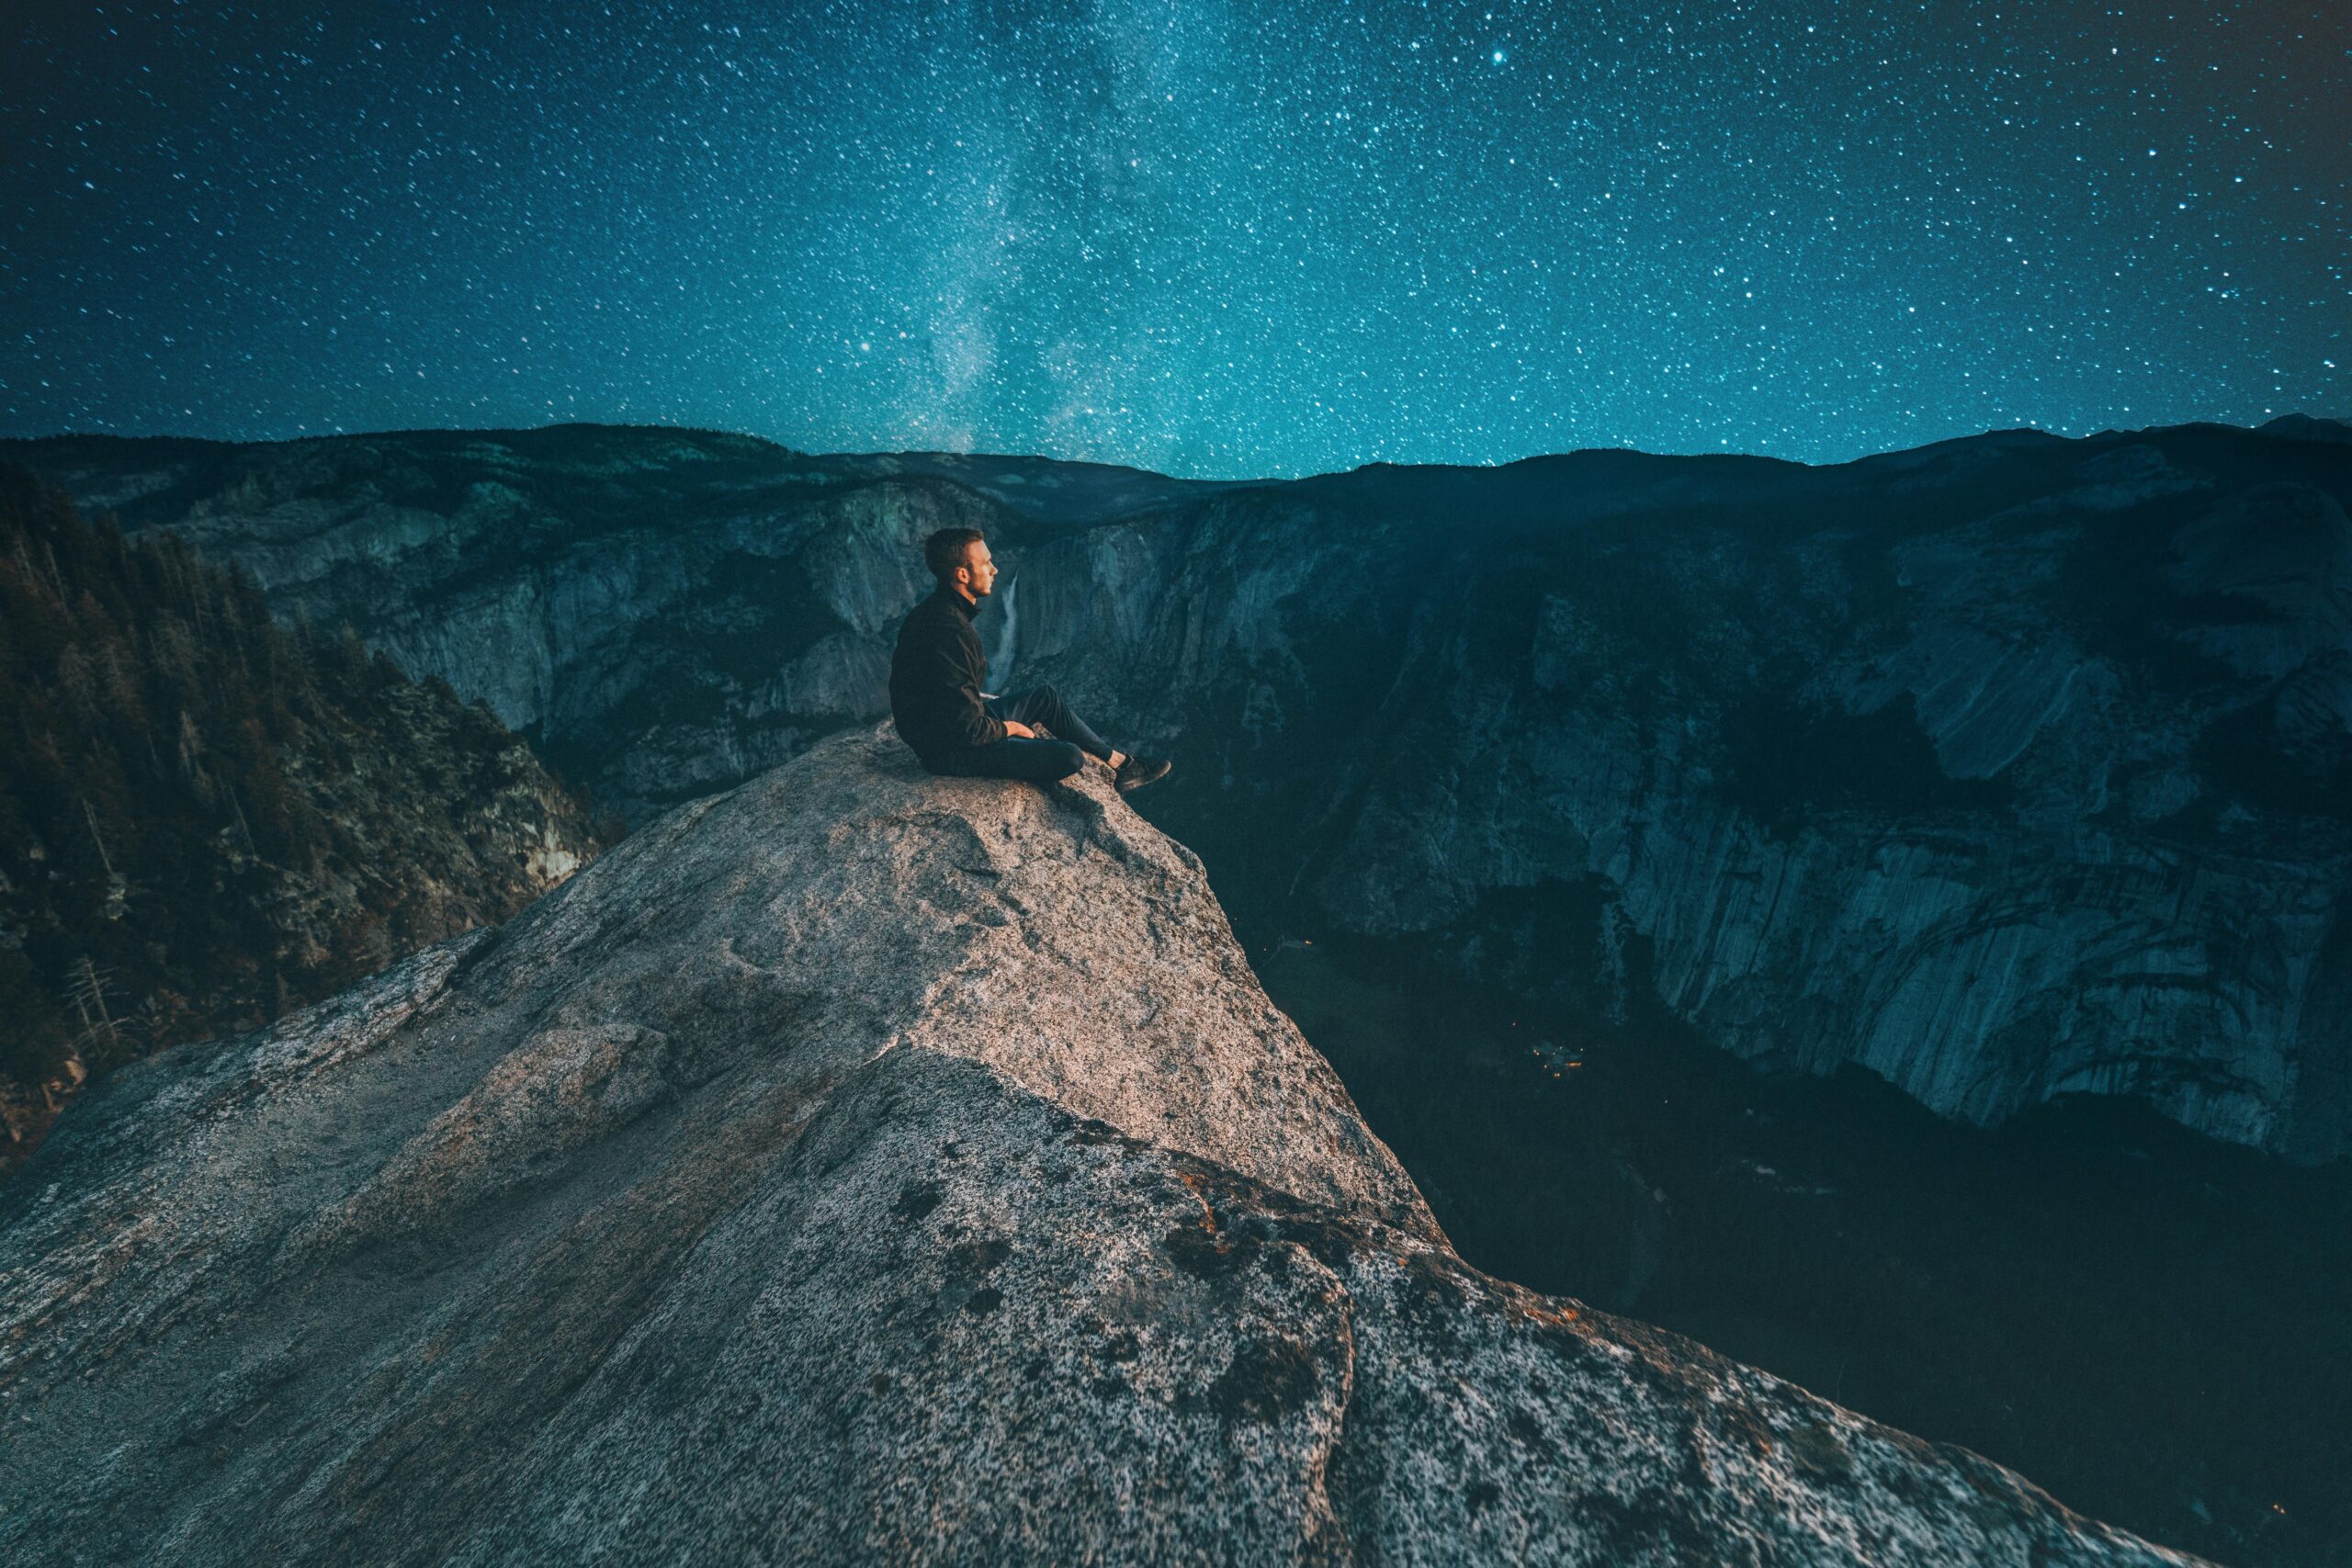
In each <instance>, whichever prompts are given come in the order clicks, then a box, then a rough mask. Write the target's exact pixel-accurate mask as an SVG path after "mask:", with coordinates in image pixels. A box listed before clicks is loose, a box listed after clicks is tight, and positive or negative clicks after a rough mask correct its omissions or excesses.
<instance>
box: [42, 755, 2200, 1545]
mask: <svg viewBox="0 0 2352 1568" xmlns="http://www.w3.org/2000/svg"><path fill="white" fill-rule="evenodd" d="M0 1411H5V1413H6V1429H7V1431H8V1434H9V1438H10V1443H9V1462H8V1464H7V1465H6V1466H5V1467H0V1553H5V1555H6V1557H7V1558H8V1560H9V1561H11V1562H28V1563H30V1562H88V1561H108V1562H128V1561H141V1562H165V1561H168V1562H175V1563H205V1562H247V1561H252V1560H254V1559H255V1558H256V1557H259V1558H262V1559H266V1560H269V1561H303V1562H309V1561H334V1562H348V1561H368V1562H388V1563H390V1562H445V1561H454V1562H491V1561H500V1562H505V1561H525V1560H528V1561H556V1560H580V1559H586V1558H591V1557H594V1558H613V1559H620V1560H630V1561H637V1560H647V1559H652V1558H657V1557H658V1558H662V1559H675V1558H693V1559H697V1560H706V1561H741V1560H760V1561H827V1562H907V1561H948V1560H953V1561H958V1562H967V1561H1002V1560H1012V1559H1020V1560H1028V1561H1075V1560H1081V1559H1082V1560H1091V1561H1123V1562H1124V1561H1135V1562H1166V1561H1171V1560H1183V1561H1193V1560H1215V1561H1222V1562H1289V1561H1297V1560H1302V1559H1311V1560H1315V1561H1330V1562H1350V1561H1359V1560H1362V1561H1373V1560H1378V1561H1413V1562H1423V1561H1474V1560H1475V1561H1498V1560H1504V1559H1510V1560H1529V1561H1578V1562H1702V1561H1703V1562H1732V1561H1743V1562H1744V1561H1754V1562H1764V1561H1779V1562H1897V1561H1900V1562H1970V1563H1987V1562H2015V1563H2027V1562H2033V1563H2046V1562H2180V1561H2184V1560H2183V1559H2181V1558H2178V1557H2177V1556H2174V1555H2173V1554H2171V1553H2167V1552H2164V1551H2158V1550H2157V1549H2154V1548H2152V1547H2149V1546H2147V1545H2145V1544H2144V1543H2142V1542H2140V1541H2138V1540H2133V1539H2131V1538H2130V1537H2128V1536H2125V1535H2122V1534H2120V1532H2117V1531H2114V1530H2111V1529H2107V1528H2105V1527H2102V1526H2099V1525H2097V1524H2094V1523H2091V1522H2089V1521H2087V1520H2085V1519H2082V1518H2080V1517H2075V1516H2073V1515H2071V1514H2069V1513H2068V1512H2067V1511H2066V1510H2064V1508H2062V1507H2060V1506H2058V1505H2056V1504H2055V1503H2053V1502H2052V1501H2051V1500H2050V1499H2049V1498H2048V1497H2047V1496H2045V1495H2042V1494H2041V1493H2040V1492H2038V1491H2036V1490H2035V1489H2034V1488H2033V1487H2032V1486H2030V1485H2029V1484H2028V1483H2025V1482H2023V1481H2021V1480H2020V1479H2018V1477H2017V1476H2015V1475H2013V1474H2011V1473H2009V1472H2006V1471H2003V1470H2001V1469H1999V1468H1998V1467H1996V1466H1995V1465H1993V1464H1991V1463H1990V1462H1988V1461H1984V1460H1982V1459H1980V1458H1978V1457H1976V1456H1974V1455H1973V1454H1971V1453H1968V1452H1966V1451H1965V1450H1957V1449H1951V1448H1943V1447H1937V1446H1931V1445H1928V1444H1926V1443H1923V1442H1921V1441H1919V1440H1917V1439H1915V1438H1908V1437H1905V1435H1903V1434H1901V1433H1898V1432H1894V1431H1891V1430H1888V1429H1886V1428H1883V1427H1877V1426H1874V1425H1872V1424H1871V1423H1869V1422H1867V1421H1864V1420H1862V1419H1860V1418H1859V1417H1857V1416H1852V1415H1850V1414H1849V1413H1847V1412H1845V1411H1842V1410H1840V1409H1838V1408H1837V1407H1835V1406H1832V1405H1830V1404H1826V1403H1825V1402H1823V1401H1821V1400H1819V1399H1816V1398H1815V1397H1813V1396H1811V1395H1809V1394H1807V1393H1804V1392H1803V1391H1801V1390H1799V1389H1796V1388H1793V1387H1791V1386H1789V1385H1787V1384H1785V1383H1781V1382H1776V1381H1775V1380H1773V1379H1771V1378H1770V1377H1767V1376H1765V1375H1763V1374H1761V1373H1758V1372H1755V1371H1749V1370H1747V1369H1745V1368H1742V1367H1739V1366H1736V1365H1734V1364H1732V1363H1729V1362H1726V1361H1724V1360H1723V1359H1719V1358H1717V1357H1715V1356H1713V1355H1712V1354H1710V1353H1709V1352H1707V1351H1706V1350H1704V1349H1702V1348H1699V1347H1698V1346H1696V1345H1692V1344H1690V1343H1688V1342H1686V1341H1682V1340H1679V1339H1677V1338H1675V1337H1672V1336H1668V1335H1665V1334H1661V1333H1658V1332H1656V1331H1654V1330H1649V1329H1645V1328H1644V1327H1642V1326H1641V1325H1637V1324H1633V1323H1629V1322H1623V1321H1620V1320H1616V1319H1613V1318H1610V1317H1608V1316H1605V1315H1603V1314H1598V1313H1594V1312H1591V1311H1589V1310H1587V1309H1585V1308H1583V1307H1581V1306H1580V1305H1578V1304H1577V1303H1574V1302H1569V1301H1565V1300H1558V1299H1545V1298H1540V1297H1537V1296H1534V1295H1532V1294H1530V1293H1529V1292H1525V1291H1522V1290H1520V1289H1518V1288H1517V1287H1514V1286H1512V1285H1510V1284H1508V1283H1505V1282H1503V1281H1501V1280H1494V1279H1490V1278H1487V1277H1486V1276H1484V1275H1482V1274H1479V1273H1478V1272H1476V1270H1474V1269H1469V1268H1468V1267H1466V1266H1465V1265H1464V1264H1463V1263H1462V1262H1461V1261H1460V1260H1459V1259H1458V1258H1456V1257H1454V1256H1453V1252H1452V1251H1451V1249H1450V1248H1449V1247H1448V1246H1447V1244H1446V1241H1445V1238H1444V1237H1443V1235H1441V1234H1440V1232H1439V1231H1438V1229H1437V1227H1436V1225H1435V1224H1433V1223H1432V1221H1431V1220H1430V1216H1429V1213H1428V1211H1427V1210H1426V1208H1425V1207H1424V1205H1423V1204H1422V1202H1421V1201H1420V1198H1419V1194H1418V1193H1417V1191H1416V1190H1415V1189H1414V1186H1413V1183H1412V1182H1411V1180H1410V1179H1408V1177H1407V1176H1406V1174H1405V1172H1404V1171H1403V1170H1402V1169H1401V1168H1399V1167H1398V1166H1397V1162H1396V1161H1395V1160H1394V1159H1393V1158H1392V1157H1391V1156H1389V1154H1388V1152H1387V1150H1386V1149H1385V1147H1384V1146H1383V1145H1381V1144H1380V1143H1379V1141H1378V1140H1377V1139H1375V1138H1374V1137H1373V1136H1372V1135H1371V1134H1370V1133H1368V1132H1367V1131H1366V1130H1365V1128H1364V1127H1363V1124H1362V1123H1361V1122H1360V1121H1359V1120H1358V1119H1357V1117H1356V1115H1355V1113H1354V1111H1353V1107H1352V1106H1351V1103H1350V1101H1349V1100H1348V1097H1347V1095H1346V1093H1345V1091H1344V1090H1342V1089H1340V1085H1339V1084H1338V1082H1337V1080H1336V1079H1335V1078H1334V1077H1332V1075H1331V1073H1330V1071H1329V1068H1328V1067H1327V1066H1325V1065H1324V1064H1323V1062H1322V1061H1321V1059H1320V1058H1319V1057H1318V1056H1317V1055H1316V1054H1315V1053H1314V1051H1313V1050H1312V1049H1310V1048H1309V1047H1308V1046H1307V1045H1306V1043H1305V1042H1304V1041H1302V1040H1301V1039H1300V1038H1299V1036H1298V1034H1297V1032H1296V1031H1295V1029H1294V1028H1293V1027H1292V1026H1291V1024H1290V1023H1289V1021H1287V1020H1286V1019H1285V1018H1283V1015H1282V1014H1281V1013H1280V1012H1278V1011H1276V1010H1274V1009H1273V1007H1272V1005H1271V1004H1270V1003H1269V1002H1268V1001H1267V999H1266V998H1265V997H1264V995H1263V994H1262V993H1261V991H1260V990H1259V989H1258V987H1257V986H1256V984H1255V982H1254V981H1253V979H1252V978H1251V976H1250V971H1249V969H1248V967H1247V965H1246V964H1244V962H1243V960H1242V957H1241V954H1240V953H1239V952H1238V949H1237V948H1236V947H1235V945H1234V943H1233V941H1232V938H1231V935H1230V933H1229V931H1228V930H1227V923H1226V920H1225V917H1224V915H1223V913H1222V911H1221V910H1220V908H1219V907H1218V905H1217V904H1216V900H1215V899H1214V898H1213V897H1211V896H1210V893H1209V891H1208V888H1207V885H1206V883H1205V881H1204V878H1203V875H1202V873H1201V867H1200V864H1199V863H1198V862H1197V861H1196V860H1194V859H1193V856H1192V855H1191V854H1190V853H1189V852H1186V851H1185V850H1184V849H1183V848H1182V846H1180V845H1178V844H1176V843H1174V842H1173V841H1171V840H1168V839H1166V838H1164V837H1162V836H1161V835H1160V834H1159V833H1158V832H1157V831H1155V830H1154V829H1151V828H1150V827H1149V826H1148V825H1147V824H1145V823H1144V822H1142V821H1141V820H1140V819H1139V818H1136V816H1135V815H1134V814H1133V813H1132V812H1131V811H1130V810H1129V809H1128V808H1127V807H1126V806H1125V804H1124V803H1123V802H1122V801H1120V800H1119V799H1118V798H1117V797H1116V796H1114V795H1112V794H1111V793H1109V792H1108V791H1107V790H1106V789H1105V788H1104V787H1103V785H1102V784H1099V783H1082V784H1069V785H1063V786H1056V787H1055V788H1053V789H1050V790H1038V789H1035V788H1032V787H1030V786H1026V785H1010V784H992V783H986V782H980V781H946V780H933V779H930V778H927V777H925V776H924V775H922V773H919V772H918V771H917V770H916V769H915V768H914V766H913V764H912V762H911V760H910V758H909V757H908V756H907V755H906V754H905V752H904V751H903V749H902V748H899V746H898V745H897V743H896V741H895V739H893V738H892V737H891V736H890V735H889V733H888V730H887V728H883V729H879V730H874V731H865V730H861V731H858V732H854V733H851V734H848V735H844V736H842V737H839V738H837V739H832V740H830V741H827V742H825V743H824V744H822V745H820V746H819V747H818V748H816V749H815V750H813V751H811V752H810V753H809V754H808V755H806V756H804V757H802V758H801V759H799V760H798V761H795V762H793V763H792V764H790V765H788V766H786V767H783V768H780V769H777V770H775V771H774V772H771V773H765V774H763V775H761V776H760V777H758V778H756V779H754V780H752V781H751V782H749V783H747V784H743V785H741V787H739V788H736V789H734V790H732V791H730V792H728V793H727V794H725V795H719V796H717V797H715V798H711V799H707V800H703V801H698V802H695V803H693V804H691V805H688V806H684V807H680V808H678V809H676V810H674V811H673V812H671V813H670V814H668V815H667V816H665V817H663V818H661V819H660V820H659V821H656V822H655V823H653V824H651V825H650V827H648V828H646V829H642V830H641V831H639V833H637V834H636V835H634V836H633V837H631V838H630V839H628V840H626V841H624V842H623V843H622V844H621V845H620V846H619V848H618V849H616V850H615V851H613V852H609V853H607V854H606V855H605V856H604V857H603V858H602V859H600V860H598V861H597V862H596V863H594V864H593V865H591V866H589V867H588V868H587V869H585V870H584V871H582V873H580V874H578V875H576V876H574V877H573V878H572V879H571V881H569V882H568V883H566V884H565V885H564V886H561V887H560V888H559V889H557V890H556V891H555V892H554V893H552V894H550V895H549V896H548V897H545V898H543V899H542V900H540V901H539V902H538V903H537V904H536V905H534V906H532V907H531V908H529V909H528V910H527V911H526V912H525V913H524V914H522V915H521V916H519V917H517V918H516V919H514V920H512V921H510V922H509V923H508V924H506V925H505V926H503V927H501V928H497V929H495V930H485V931H476V932H472V933H469V934H468V935H466V936H464V937H460V938H458V939H455V940H454V941H451V942H445V943H442V944H440V945H438V946H435V947H434V948H431V949H428V950H426V951H425V952H424V953H420V954H418V955H416V956H414V957H413V958H411V959H409V960H406V961H404V962H402V963H401V964H397V965H395V966H393V967H392V968H390V969H389V970H387V971H385V972H384V973H383V974H381V975H379V976H376V977H375V978H374V979H372V980H370V981H368V982H366V983H365V984H363V985H362V986H360V987H356V988H355V989H354V990H352V991H350V992H348V993H346V994H345V995H343V996H341V997H339V998H335V999H334V1000H333V1001H332V1002H329V1003H326V1004H323V1005H322V1006H320V1007H318V1008H315V1009H313V1010H310V1011H309V1012H307V1013H304V1014H301V1015H300V1016H297V1017H294V1018H291V1019H288V1020H286V1021H283V1022H281V1023H280V1024H279V1025H278V1026H277V1027H275V1028H273V1029H271V1030H269V1031H266V1032H262V1033H259V1034H255V1035H252V1036H248V1037H246V1038H244V1039H242V1040H238V1041H234V1042H230V1043H222V1044H219V1045H213V1046H205V1047H187V1048H183V1049H181V1050H179V1051H175V1052H173V1053H171V1054H169V1055H165V1056H163V1057H160V1058H157V1059H155V1060H153V1061H151V1062H148V1063H145V1064H142V1065H141V1066H136V1067H134V1068H131V1069H130V1070H127V1071H125V1072H124V1073H122V1074H120V1075H119V1076H118V1077H116V1078H115V1079H114V1080H112V1081H111V1082H110V1083H109V1084H108V1085H107V1086H106V1087H105V1088H104V1089H101V1090H100V1091H98V1092H97V1093H96V1094H95V1095H93V1096H92V1097H90V1098H89V1099H88V1100H85V1101H84V1102H83V1103H82V1104H81V1105H80V1106H78V1107H77V1108H76V1109H75V1111H74V1112H72V1113H71V1114H70V1115H69V1117H68V1118H67V1120H66V1122H64V1123H63V1124H62V1126H61V1128H60V1130H59V1132H58V1133H57V1134H55V1135H54V1136H52V1138H51V1141H50V1143H49V1144H48V1145H46V1146H45V1147H44V1149H43V1150H42V1151H41V1153H40V1155H39V1156H37V1157H36V1159H35V1162H34V1163H33V1164H32V1165H31V1166H30V1167H28V1169H27V1170H26V1172H25V1173H24V1176H23V1177H22V1179H19V1180H18V1181H17V1182H16V1183H15V1184H14V1185H13V1186H12V1187H11V1188H10V1189H9V1190H7V1191H6V1194H5V1195H0Z"/></svg>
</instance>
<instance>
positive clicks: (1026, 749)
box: [924, 686, 1111, 784]
mask: <svg viewBox="0 0 2352 1568" xmlns="http://www.w3.org/2000/svg"><path fill="white" fill-rule="evenodd" d="M982 705H983V706H985V707H986V708H987V709H988V710H989V712H990V713H992V714H994V715H996V716H997V717H999V718H1004V719H1011V720H1012V721H1013V722H1014V723H1016V724H1027V725H1035V726H1037V727H1039V728H1044V729H1046V730H1049V731H1051V732H1052V734H1053V737H1054V738H1053V739H1050V740H1031V739H1025V738H1024V737H1022V736H1018V735H1008V736H1006V737H1005V738H1004V739H1001V740H999V741H997V742H995V743H994V744H992V745H988V746H975V747H973V748H971V749H970V750H966V751H955V752H951V753H949V754H948V755H946V756H944V757H940V758H937V759H933V760H928V761H926V762H925V764H924V765H925V766H927V767H929V768H930V769H931V771H932V772H933V773H953V774H956V775H958V776H960V777H964V778H977V779H1028V780H1030V781H1032V782H1033V783H1036V784H1052V783H1053V782H1054V781H1055V780H1057V779H1066V778H1068V777H1069V776H1070V774H1072V773H1076V772H1078V770H1079V769H1080V768H1082V767H1084V766H1086V757H1087V755H1088V754H1091V755H1093V756H1097V757H1100V758H1102V759H1103V761H1106V762H1107V761H1110V760H1111V747H1110V743H1109V742H1107V741H1105V740H1104V739H1103V738H1102V737H1101V736H1099V735H1097V734H1095V733H1094V731H1093V729H1092V728H1091V727H1089V726H1088V724H1087V722H1086V721H1085V720H1084V719H1082V718H1080V717H1079V716H1078V715H1076V714H1074V713H1072V712H1071V711H1070V708H1069V704H1068V703H1066V702H1064V701H1062V694H1060V693H1059V692H1057V691H1055V690H1054V689H1053V688H1052V687H1051V686H1032V687H1030V688H1029V689H1028V690H1027V691H1025V692H1016V693H1014V694H1012V695H1011V696H1007V697H989V698H987V699H985V700H984V702H983V703H982Z"/></svg>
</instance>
